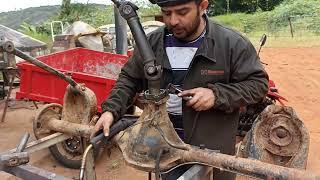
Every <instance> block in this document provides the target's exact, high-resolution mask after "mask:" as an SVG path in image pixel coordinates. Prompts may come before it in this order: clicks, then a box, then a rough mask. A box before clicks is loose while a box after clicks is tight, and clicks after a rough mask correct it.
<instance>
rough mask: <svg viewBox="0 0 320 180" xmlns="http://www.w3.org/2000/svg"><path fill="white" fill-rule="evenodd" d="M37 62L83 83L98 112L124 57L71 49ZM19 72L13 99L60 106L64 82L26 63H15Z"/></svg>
mask: <svg viewBox="0 0 320 180" xmlns="http://www.w3.org/2000/svg"><path fill="white" fill-rule="evenodd" d="M37 59H39V60H40V61H42V62H44V63H46V64H48V65H49V66H51V67H53V68H55V69H57V70H59V71H61V72H63V73H65V74H67V75H70V76H71V77H72V78H73V79H74V80H75V81H76V82H78V83H85V85H86V86H87V87H88V88H90V89H91V90H92V91H93V92H94V93H95V94H96V96H97V102H98V110H99V111H100V112H101V106H100V105H101V103H102V102H103V100H105V99H106V98H107V97H108V95H109V93H110V91H111V89H112V88H113V86H114V84H115V81H116V79H117V78H118V75H119V73H120V71H121V68H122V66H123V65H124V64H125V63H126V62H127V60H128V56H124V55H118V54H112V53H107V52H99V51H94V50H89V49H85V48H75V49H69V50H66V51H61V52H57V53H52V54H49V55H45V56H41V57H38V58H37ZM17 66H18V67H19V69H20V72H21V79H20V90H19V91H18V92H17V94H16V99H29V100H33V101H43V102H48V103H59V104H62V103H63V96H64V93H65V89H66V86H67V85H68V84H67V82H65V81H64V80H62V79H60V78H59V77H57V76H55V75H53V74H51V73H48V72H46V71H44V70H42V69H40V68H38V67H37V66H35V65H33V64H30V63H28V62H22V63H18V64H17Z"/></svg>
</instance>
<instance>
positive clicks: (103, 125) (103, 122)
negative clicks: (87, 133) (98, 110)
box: [91, 111, 113, 137]
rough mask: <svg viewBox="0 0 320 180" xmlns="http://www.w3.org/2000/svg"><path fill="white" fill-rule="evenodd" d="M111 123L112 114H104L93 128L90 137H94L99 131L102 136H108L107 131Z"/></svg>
mask: <svg viewBox="0 0 320 180" xmlns="http://www.w3.org/2000/svg"><path fill="white" fill-rule="evenodd" d="M112 122H113V115H112V113H111V112H108V111H106V112H104V113H103V114H102V115H101V116H100V118H99V120H98V122H97V123H96V125H95V126H94V128H93V132H92V133H91V137H94V136H95V135H96V133H97V132H98V131H99V130H100V129H103V133H104V136H109V129H110V126H111V124H112Z"/></svg>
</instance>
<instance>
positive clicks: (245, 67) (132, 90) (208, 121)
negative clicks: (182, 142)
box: [102, 20, 268, 154]
mask: <svg viewBox="0 0 320 180" xmlns="http://www.w3.org/2000/svg"><path fill="white" fill-rule="evenodd" d="M206 28H207V30H206V35H205V37H204V39H203V42H202V44H201V46H200V47H199V49H198V51H197V52H196V54H195V56H194V58H193V60H192V63H191V65H190V69H189V71H188V73H187V75H186V78H185V80H184V87H183V88H184V89H192V88H196V87H206V88H210V89H212V90H213V91H214V94H215V96H216V102H215V105H214V107H213V108H212V109H210V110H208V111H204V112H200V114H199V116H198V118H197V119H196V121H197V122H196V123H194V121H195V115H196V111H194V110H193V109H192V108H190V107H187V106H184V105H183V123H184V129H185V137H186V139H190V137H191V134H192V133H191V131H192V127H193V126H194V132H193V134H192V138H191V139H190V142H188V143H190V144H193V145H200V144H203V145H205V147H206V148H209V149H218V150H220V151H221V152H223V153H226V154H233V153H234V145H235V135H236V131H237V126H238V118H239V107H240V106H246V105H248V104H254V103H257V102H259V101H261V100H262V99H263V98H264V96H265V95H266V93H267V90H268V77H267V74H266V72H265V71H264V69H263V67H262V66H261V63H260V61H259V58H258V57H257V53H256V51H255V48H254V47H253V46H252V44H251V43H250V42H249V41H248V40H247V39H246V38H244V37H242V36H241V35H240V34H238V33H237V32H235V31H233V30H231V29H228V28H226V27H223V26H221V25H219V24H217V23H215V22H212V21H210V20H207V26H206ZM165 31H166V29H165V28H164V27H162V28H159V29H158V30H156V31H155V32H152V33H151V34H150V35H148V40H149V43H150V45H151V47H152V49H153V51H154V53H155V56H156V62H157V63H158V64H161V65H162V67H163V74H162V78H161V86H162V88H165V87H166V85H167V84H168V83H169V82H171V80H172V70H171V67H170V63H169V60H168V57H167V55H166V52H165V48H164V34H165ZM145 89H147V81H146V79H145V78H144V73H143V60H142V59H141V58H140V55H139V52H138V51H137V50H136V51H135V52H134V55H133V57H132V58H131V59H130V60H129V61H128V62H127V64H126V65H125V66H124V67H123V68H122V71H121V73H120V75H119V79H118V81H117V83H116V85H115V87H114V88H113V90H112V92H111V94H110V96H109V97H108V99H107V100H106V101H105V102H104V103H103V104H102V108H103V111H110V112H112V113H113V115H114V117H115V119H119V118H120V117H121V116H122V115H124V113H125V112H126V107H127V106H129V105H130V104H131V103H132V100H133V97H134V96H135V94H136V93H137V92H141V91H142V90H145Z"/></svg>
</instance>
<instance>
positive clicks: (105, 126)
mask: <svg viewBox="0 0 320 180" xmlns="http://www.w3.org/2000/svg"><path fill="white" fill-rule="evenodd" d="M111 123H112V122H111V121H109V120H107V121H104V124H103V133H104V136H109V130H110V126H111Z"/></svg>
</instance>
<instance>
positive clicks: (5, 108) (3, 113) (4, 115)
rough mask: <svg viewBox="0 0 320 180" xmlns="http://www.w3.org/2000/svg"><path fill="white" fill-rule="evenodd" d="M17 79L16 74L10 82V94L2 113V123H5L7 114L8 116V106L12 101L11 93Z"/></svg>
mask: <svg viewBox="0 0 320 180" xmlns="http://www.w3.org/2000/svg"><path fill="white" fill-rule="evenodd" d="M14 78H15V74H13V75H12V77H11V80H10V82H9V92H8V95H7V98H6V101H5V105H4V109H3V111H2V117H1V122H4V119H5V118H6V114H7V109H8V105H9V100H10V96H11V92H12V86H13V81H14Z"/></svg>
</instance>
